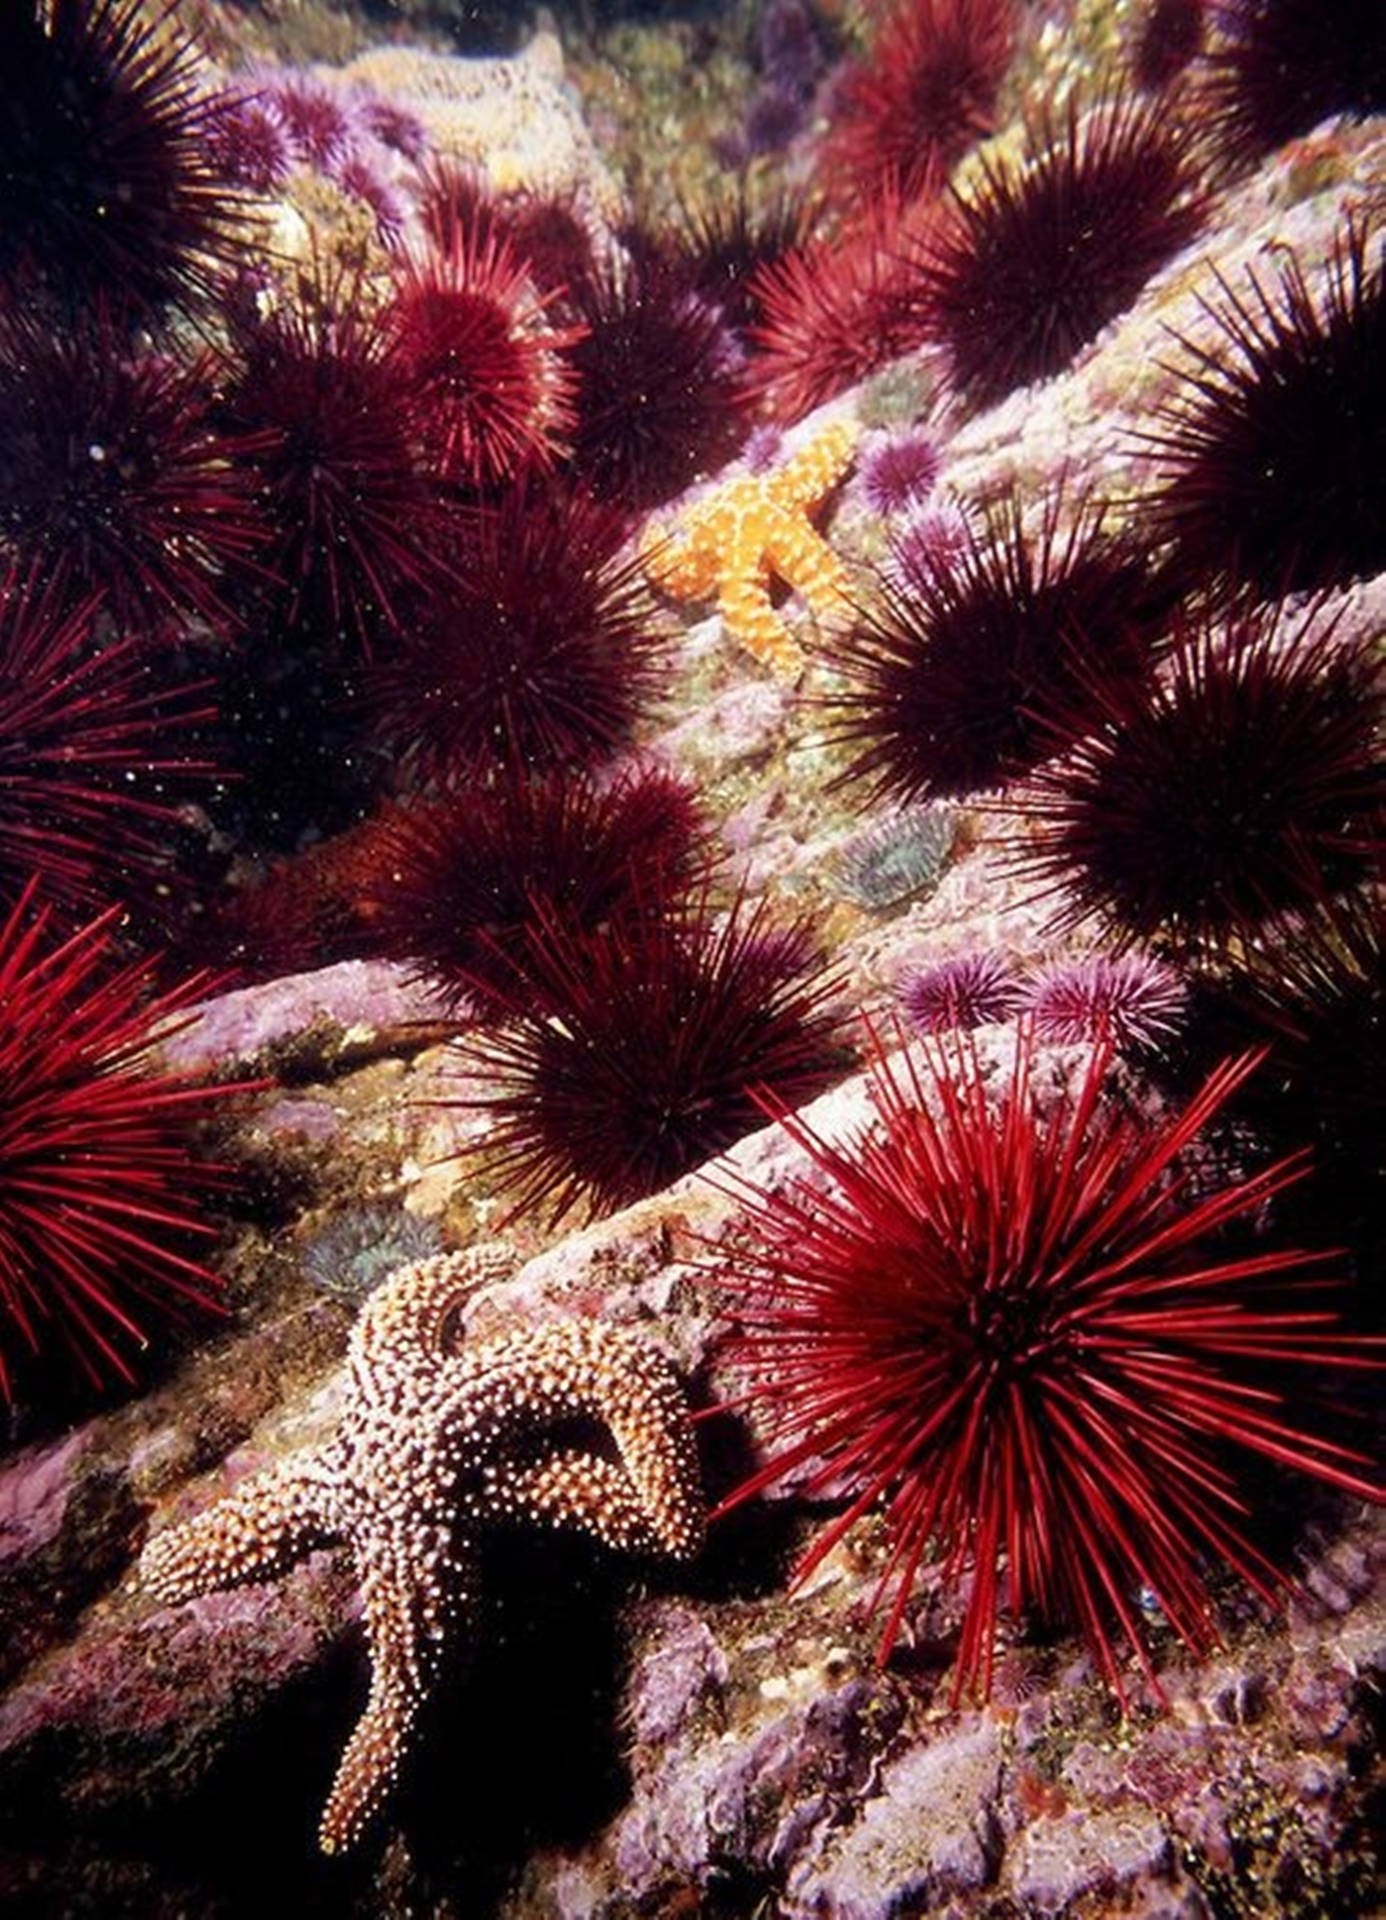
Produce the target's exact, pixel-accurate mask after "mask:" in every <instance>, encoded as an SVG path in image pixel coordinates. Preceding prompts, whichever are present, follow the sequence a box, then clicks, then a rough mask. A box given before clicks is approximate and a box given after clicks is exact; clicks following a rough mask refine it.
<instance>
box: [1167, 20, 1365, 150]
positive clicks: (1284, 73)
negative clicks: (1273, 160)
mask: <svg viewBox="0 0 1386 1920" xmlns="http://www.w3.org/2000/svg"><path fill="white" fill-rule="evenodd" d="M1213 20H1214V23H1215V25H1216V27H1217V32H1218V39H1217V43H1216V45H1215V46H1214V49H1213V51H1212V52H1211V53H1210V54H1209V55H1208V58H1207V62H1206V66H1207V82H1206V87H1205V95H1204V99H1203V101H1202V103H1201V104H1202V109H1203V113H1204V115H1205V120H1206V132H1207V134H1208V137H1210V138H1211V140H1212V142H1213V144H1214V146H1215V148H1216V150H1217V151H1218V152H1219V153H1220V154H1221V155H1222V156H1223V158H1224V159H1225V160H1226V161H1228V162H1229V163H1232V164H1236V165H1250V164H1254V163H1255V162H1256V161H1257V160H1259V159H1260V158H1261V156H1262V155H1263V154H1264V153H1267V152H1269V151H1270V149H1271V148H1272V147H1278V146H1281V145H1282V144H1283V143H1284V142H1285V141H1287V140H1292V139H1293V138H1294V137H1295V135H1296V134H1301V133H1308V132H1309V131H1310V130H1311V129H1312V128H1313V127H1316V126H1317V125H1318V124H1319V122H1320V121H1321V120H1326V119H1327V118H1328V117H1329V115H1330V114H1337V113H1343V114H1348V115H1350V116H1351V117H1352V118H1354V119H1359V120H1360V119H1365V118H1366V116H1367V115H1369V114H1372V113H1380V112H1382V111H1383V109H1386V15H1384V14H1383V13H1382V10H1381V7H1380V6H1379V5H1378V4H1377V0H1324V3H1323V4H1322V5H1319V6H1312V7H1309V6H1305V5H1304V4H1303V0H1219V3H1218V4H1215V5H1214V7H1213Z"/></svg>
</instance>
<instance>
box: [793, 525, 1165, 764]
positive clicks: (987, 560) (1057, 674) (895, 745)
mask: <svg viewBox="0 0 1386 1920" xmlns="http://www.w3.org/2000/svg"><path fill="white" fill-rule="evenodd" d="M1060 513H1061V503H1060V502H1059V501H1058V500H1057V499H1056V500H1055V501H1053V502H1051V503H1050V505H1049V507H1048V508H1047V509H1046V512H1045V516H1044V520H1043V523H1042V525H1041V527H1040V529H1039V531H1038V535H1037V537H1035V538H1033V539H1032V538H1031V537H1030V536H1028V535H1027V534H1026V532H1025V529H1024V526H1023V523H1022V518H1021V507H1020V502H1019V497H1018V496H1017V495H1014V494H1012V495H1009V496H1007V498H1006V499H1005V500H1003V501H1002V502H1001V503H999V504H998V505H997V506H995V507H993V508H992V509H990V510H989V512H988V514H987V516H986V519H985V521H984V523H983V524H982V526H981V527H980V528H978V529H969V530H968V533H967V538H966V540H965V543H964V545H963V548H962V550H961V551H960V552H958V553H956V554H948V553H946V552H945V553H935V552H931V551H928V550H926V551H925V552H923V553H921V554H920V555H919V556H918V558H917V561H916V562H915V564H914V565H913V566H912V567H911V569H910V572H909V575H908V578H907V579H900V578H899V576H897V580H896V583H895V584H889V583H885V582H883V583H882V587H881V591H880V594H879V596H878V598H877V600H876V602H875V604H874V605H873V606H871V607H870V608H868V609H866V610H865V611H864V612H863V614H862V615H861V616H860V618H859V619H858V621H857V624H856V625H855V627H854V628H853V630H852V631H851V632H850V633H849V634H848V635H847V636H846V637H845V638H843V639H839V640H835V641H834V643H833V647H832V652H831V656H830V658H829V660H828V664H830V665H831V667H832V668H833V669H834V670H835V672H837V673H838V674H839V675H840V676H841V678H842V681H843V685H842V687H841V688H840V690H838V691H835V692H833V693H831V694H829V695H827V696H825V704H826V705H827V707H828V709H829V712H830V713H831V714H832V716H833V718H832V721H831V728H832V733H833V737H834V738H835V739H837V740H840V741H842V742H844V743H846V744H847V745H848V746H849V747H851V748H852V749H853V750H854V757H853V759H852V761H851V763H850V765H849V767H848V770H847V776H846V777H848V778H851V779H866V780H869V781H870V782H871V783H872V785H873V788H874V790H876V791H878V792H888V793H891V794H893V795H895V796H897V797H899V798H902V799H916V798H919V797H921V796H944V795H953V794H963V793H970V792H974V791H976V790H977V789H979V788H983V787H990V786H994V785H996V784H998V783H1000V782H1003V781H1006V780H1009V779H1011V778H1013V777H1014V776H1015V775H1016V774H1017V773H1019V772H1021V771H1022V770H1024V769H1025V768H1027V767H1031V766H1033V765H1034V764H1035V762H1036V761H1037V760H1039V759H1040V758H1041V757H1042V756H1043V754H1044V753H1045V752H1046V751H1047V750H1048V748H1049V744H1050V740H1049V724H1050V717H1051V716H1052V714H1053V713H1055V712H1057V711H1063V710H1064V709H1065V708H1066V707H1067V706H1068V704H1069V702H1071V701H1075V700H1077V701H1079V702H1080V703H1081V701H1082V699H1083V697H1084V695H1083V689H1084V687H1085V686H1086V684H1087V680H1088V677H1089V675H1090V674H1092V673H1093V672H1094V671H1095V670H1096V668H1097V666H1098V664H1099V663H1100V665H1101V670H1102V672H1103V673H1104V674H1107V675H1111V676H1113V677H1114V678H1116V679H1119V680H1122V681H1125V680H1128V679H1130V678H1132V677H1136V678H1139V677H1141V676H1142V674H1143V673H1144V670H1145V656H1146V650H1147V645H1148V635H1147V633H1146V631H1145V629H1144V626H1143V616H1142V607H1143V605H1144V604H1145V602H1146V591H1145V568H1144V562H1143V560H1142V559H1141V557H1140V555H1139V553H1138V552H1137V550H1136V549H1135V547H1134V545H1133V544H1132V543H1131V542H1130V541H1129V539H1127V538H1125V537H1124V536H1122V535H1118V534H1115V533H1112V532H1109V531H1107V530H1106V529H1105V527H1104V523H1103V514H1102V510H1101V509H1100V508H1099V507H1097V506H1094V505H1093V504H1092V503H1090V502H1084V503H1080V504H1079V505H1078V506H1077V507H1076V509H1075V510H1074V512H1073V513H1072V516H1071V517H1070V518H1069V522H1068V530H1067V532H1065V533H1063V534H1060V532H1059V519H1060Z"/></svg>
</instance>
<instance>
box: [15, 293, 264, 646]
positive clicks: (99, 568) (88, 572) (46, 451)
mask: <svg viewBox="0 0 1386 1920" xmlns="http://www.w3.org/2000/svg"><path fill="white" fill-rule="evenodd" d="M222 373H223V368H222V365H221V363H220V362H219V361H218V360H217V358H216V357H215V356H214V355H213V354H211V353H210V352H201V353H198V354H196V355H195V356H193V357H192V358H191V359H189V360H180V359H178V358H176V357H174V356H173V355H172V354H167V353H163V352H161V351H159V350H157V349H154V348H149V347H144V348H138V347H130V346H127V344H126V330H125V328H124V327H123V325H121V324H120V323H119V322H118V321H117V319H116V318H115V316H114V315H113V314H112V313H111V312H110V311H109V310H107V309H106V308H105V307H98V308H96V309H94V310H93V311H92V312H91V313H90V314H89V315H87V316H86V317H85V318H84V319H82V320H81V321H78V322H74V324H73V325H72V326H71V327H70V328H65V329H62V330H55V329H54V328H52V327H50V326H49V325H48V324H47V323H46V322H45V320H44V318H43V316H42V313H41V312H40V311H39V310H37V309H35V308H32V307H17V306H13V305H11V306H8V307H5V306H3V305H0V539H3V540H4V541H5V542H6V543H7V545H8V546H9V549H10V551H11V553H12V555H13V556H14V557H15V558H16V559H17V560H18V562H19V563H20V565H21V566H23V567H25V568H31V569H33V570H34V571H35V572H37V573H41V574H42V575H43V576H44V578H45V579H46V580H47V581H48V582H49V584H50V586H51V590H52V591H53V593H54V594H55V595H56V596H58V597H60V598H62V599H63V600H64V601H65V602H66V603H67V604H69V605H78V604H80V603H82V602H83V601H85V600H87V599H89V598H90V597H91V596H92V595H93V594H100V595H102V596H103V598H104V601H105V605H106V608H107V610H108V611H109V612H110V613H111V615H112V616H113V617H114V618H115V620H116V621H117V622H118V623H119V624H121V625H122V626H148V625H151V624H153V625H157V624H158V623H159V622H160V621H162V620H166V619H167V618H169V617H170V616H172V617H173V618H174V619H175V620H183V619H186V618H188V617H189V616H190V615H200V616H201V617H202V619H204V620H206V621H210V622H212V623H213V624H219V623H221V622H223V621H225V620H226V618H227V617H228V609H227V606H226V602H225V600H224V597H223V591H222V575H223V572H224V570H225V569H226V568H227V567H228V566H230V565H253V564H254V562H255V559H256V556H257V554H258V552H259V549H260V542H261V539H262V537H263V536H262V530H261V528H260V526H259V524H258V522H257V519H256V516H255V514H254V511H253V509H252V505H251V501H250V487H249V483H248V481H247V479H246V477H245V475H244V474H243V473H242V472H241V471H240V470H239V468H238V467H237V465H236V464H235V459H234V456H235V454H236V452H237V451H238V449H237V447H236V445H235V444H234V443H233V442H231V441H228V440H227V439H226V438H225V437H223V436H222V435H221V434H220V433H219V432H218V430H217V428H216V426H215V424H214V422H213V419H212V402H213V396H214V394H215V391H216V388H217V385H218V382H219V381H220V379H221V377H222Z"/></svg>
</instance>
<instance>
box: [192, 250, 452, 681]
mask: <svg viewBox="0 0 1386 1920" xmlns="http://www.w3.org/2000/svg"><path fill="white" fill-rule="evenodd" d="M237 335H238V338H237V345H238V356H239V371H238V374H237V378H236V379H235V381H234V383H233V385H232V388H231V391H230V393H229V395H228V397H227V411H228V415H229V418H230V419H231V421H232V422H233V423H234V425H235V428H236V430H237V431H238V432H239V433H240V434H242V435H244V436H245V438H246V439H247V441H248V442H249V443H250V444H251V445H252V448H253V451H252V453H251V455H250V459H249V468H250V472H251V474H252V475H253V478H254V481H255V484H256V491H257V495H258V499H259V503H260V507H261V510H262V512H263V515H264V519H265V522H266V526H267V530H268V536H269V537H268V539H267V541H266V545H265V549H264V552H263V554H262V555H261V556H260V557H259V559H258V561H257V571H258V573H259V574H260V576H261V578H260V580H259V581H256V580H254V579H252V580H250V581H247V583H246V585H247V587H248V588H249V590H250V592H251V593H252V595H254V594H255V590H256V587H257V585H258V586H260V588H261V591H260V593H259V595H258V597H259V598H261V599H264V598H266V597H268V598H269V599H270V600H271V601H272V602H273V612H272V617H271V623H272V624H273V626H274V627H275V629H276V630H277V631H279V632H281V633H284V632H287V633H288V634H289V635H291V636H293V635H298V636H301V637H303V638H307V639H310V640H311V641H313V642H315V643H316V644H319V645H323V646H326V647H328V648H337V647H341V646H345V647H347V648H348V649H350V650H351V651H353V652H357V653H362V654H366V655H367V656H368V655H369V654H370V652H371V651H372V649H373V646H374V645H375V643H376V642H377V641H378V640H379V639H380V637H381V636H382V634H384V633H388V632H391V631H393V630H395V629H397V628H398V626H399V625H400V622H401V619H402V616H403V613H404V609H405V606H406V605H409V606H412V604H413V603H414V601H415V599H416V598H417V596H418V595H419V594H420V593H422V592H425V591H426V590H427V589H428V588H430V587H433V586H436V585H437V584H438V583H439V580H440V577H441V574H442V568H441V565H440V562H439V558H438V555H439V553H440V551H442V550H443V549H444V546H445V542H446V537H447V533H448V527H449V518H450V516H449V515H448V514H447V512H446V510H445V507H444V504H443V502H442V501H441V499H440V498H439V494H438V490H437V488H436V487H435V486H434V484H433V483H432V482H431V481H430V480H429V479H428V478H427V477H426V475H425V474H424V472H423V470H422V467H421V464H420V462H419V460H418V457H417V455H416V452H415V448H414V444H413V440H412V438H411V435H410V432H409V423H408V410H409V401H410V392H411V389H410V386H409V382H408V381H407V379H406V378H405V376H404V372H403V369H402V367H401V366H400V364H399V362H398V360H397V359H396V358H395V357H394V356H393V355H391V354H390V352H389V351H388V348H387V343H386V339H385V336H384V334H383V332H382V331H381V329H380V327H379V324H378V322H377V321H376V319H375V318H374V317H373V316H372V315H371V313H370V312H369V311H368V309H367V307H366V305H365V294H364V289H363V288H362V287H361V285H360V284H359V283H357V282H354V281H352V280H349V279H347V278H345V277H343V276H334V275H331V274H322V273H320V274H319V275H318V276H317V277H316V278H315V279H314V280H313V281H312V282H310V283H309V284H308V285H306V286H305V287H304V288H303V289H302V292H301V295H300V297H299V298H298V299H296V300H289V301H285V302H282V303H280V304H277V305H275V306H274V307H273V308H272V309H271V310H270V311H269V312H268V313H264V314H261V313H259V312H254V313H245V314H243V315H242V316H241V318H240V324H239V326H238V329H237ZM266 571H268V572H269V573H270V574H272V575H273V583H272V585H271V587H270V589H269V591H268V595H267V596H266V591H265V587H264V582H263V575H264V573H265V572H266Z"/></svg>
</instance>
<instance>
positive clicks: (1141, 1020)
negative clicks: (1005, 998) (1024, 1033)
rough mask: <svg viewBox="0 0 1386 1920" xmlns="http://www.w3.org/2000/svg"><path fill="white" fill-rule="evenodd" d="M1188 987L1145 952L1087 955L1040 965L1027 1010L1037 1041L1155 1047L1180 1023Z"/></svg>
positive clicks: (1184, 1009)
mask: <svg viewBox="0 0 1386 1920" xmlns="http://www.w3.org/2000/svg"><path fill="white" fill-rule="evenodd" d="M1187 1005H1188V987H1187V984H1186V982H1185V981H1184V979H1183V976H1182V975H1181V974H1179V973H1178V972H1177V971H1176V970H1175V968H1173V967H1171V966H1169V965H1167V964H1166V963H1165V962H1164V961H1161V960H1157V959H1156V958H1155V957H1154V956H1153V955H1151V954H1146V953H1122V954H1115V955H1107V954H1089V955H1086V956H1085V957H1084V958H1083V959H1081V960H1060V961H1056V962H1055V963H1054V964H1053V965H1052V966H1048V967H1045V968H1044V969H1043V970H1042V971H1041V972H1040V973H1039V974H1038V975H1037V976H1036V977H1035V979H1034V980H1033V981H1032V982H1031V983H1030V988H1029V992H1028V994H1027V995H1026V998H1025V1007H1026V1011H1028V1013H1029V1014H1030V1016H1031V1018H1032V1019H1033V1021H1034V1026H1035V1033H1036V1035H1037V1037H1038V1038H1039V1039H1041V1040H1052V1041H1056V1042H1059V1043H1061V1044H1063V1043H1070V1042H1082V1041H1088V1040H1102V1039H1106V1038H1108V1037H1110V1038H1111V1040H1112V1041H1114V1042H1115V1044H1116V1045H1117V1046H1119V1047H1138V1048H1146V1047H1155V1046H1159V1045H1161V1044H1162V1043H1163V1042H1165V1041H1167V1040H1169V1039H1171V1038H1172V1037H1173V1036H1174V1035H1175V1034H1176V1033H1177V1032H1178V1031H1179V1028H1180V1027H1181V1025H1182V1024H1183V1020H1184V1016H1185V1013H1186V1011H1187Z"/></svg>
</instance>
